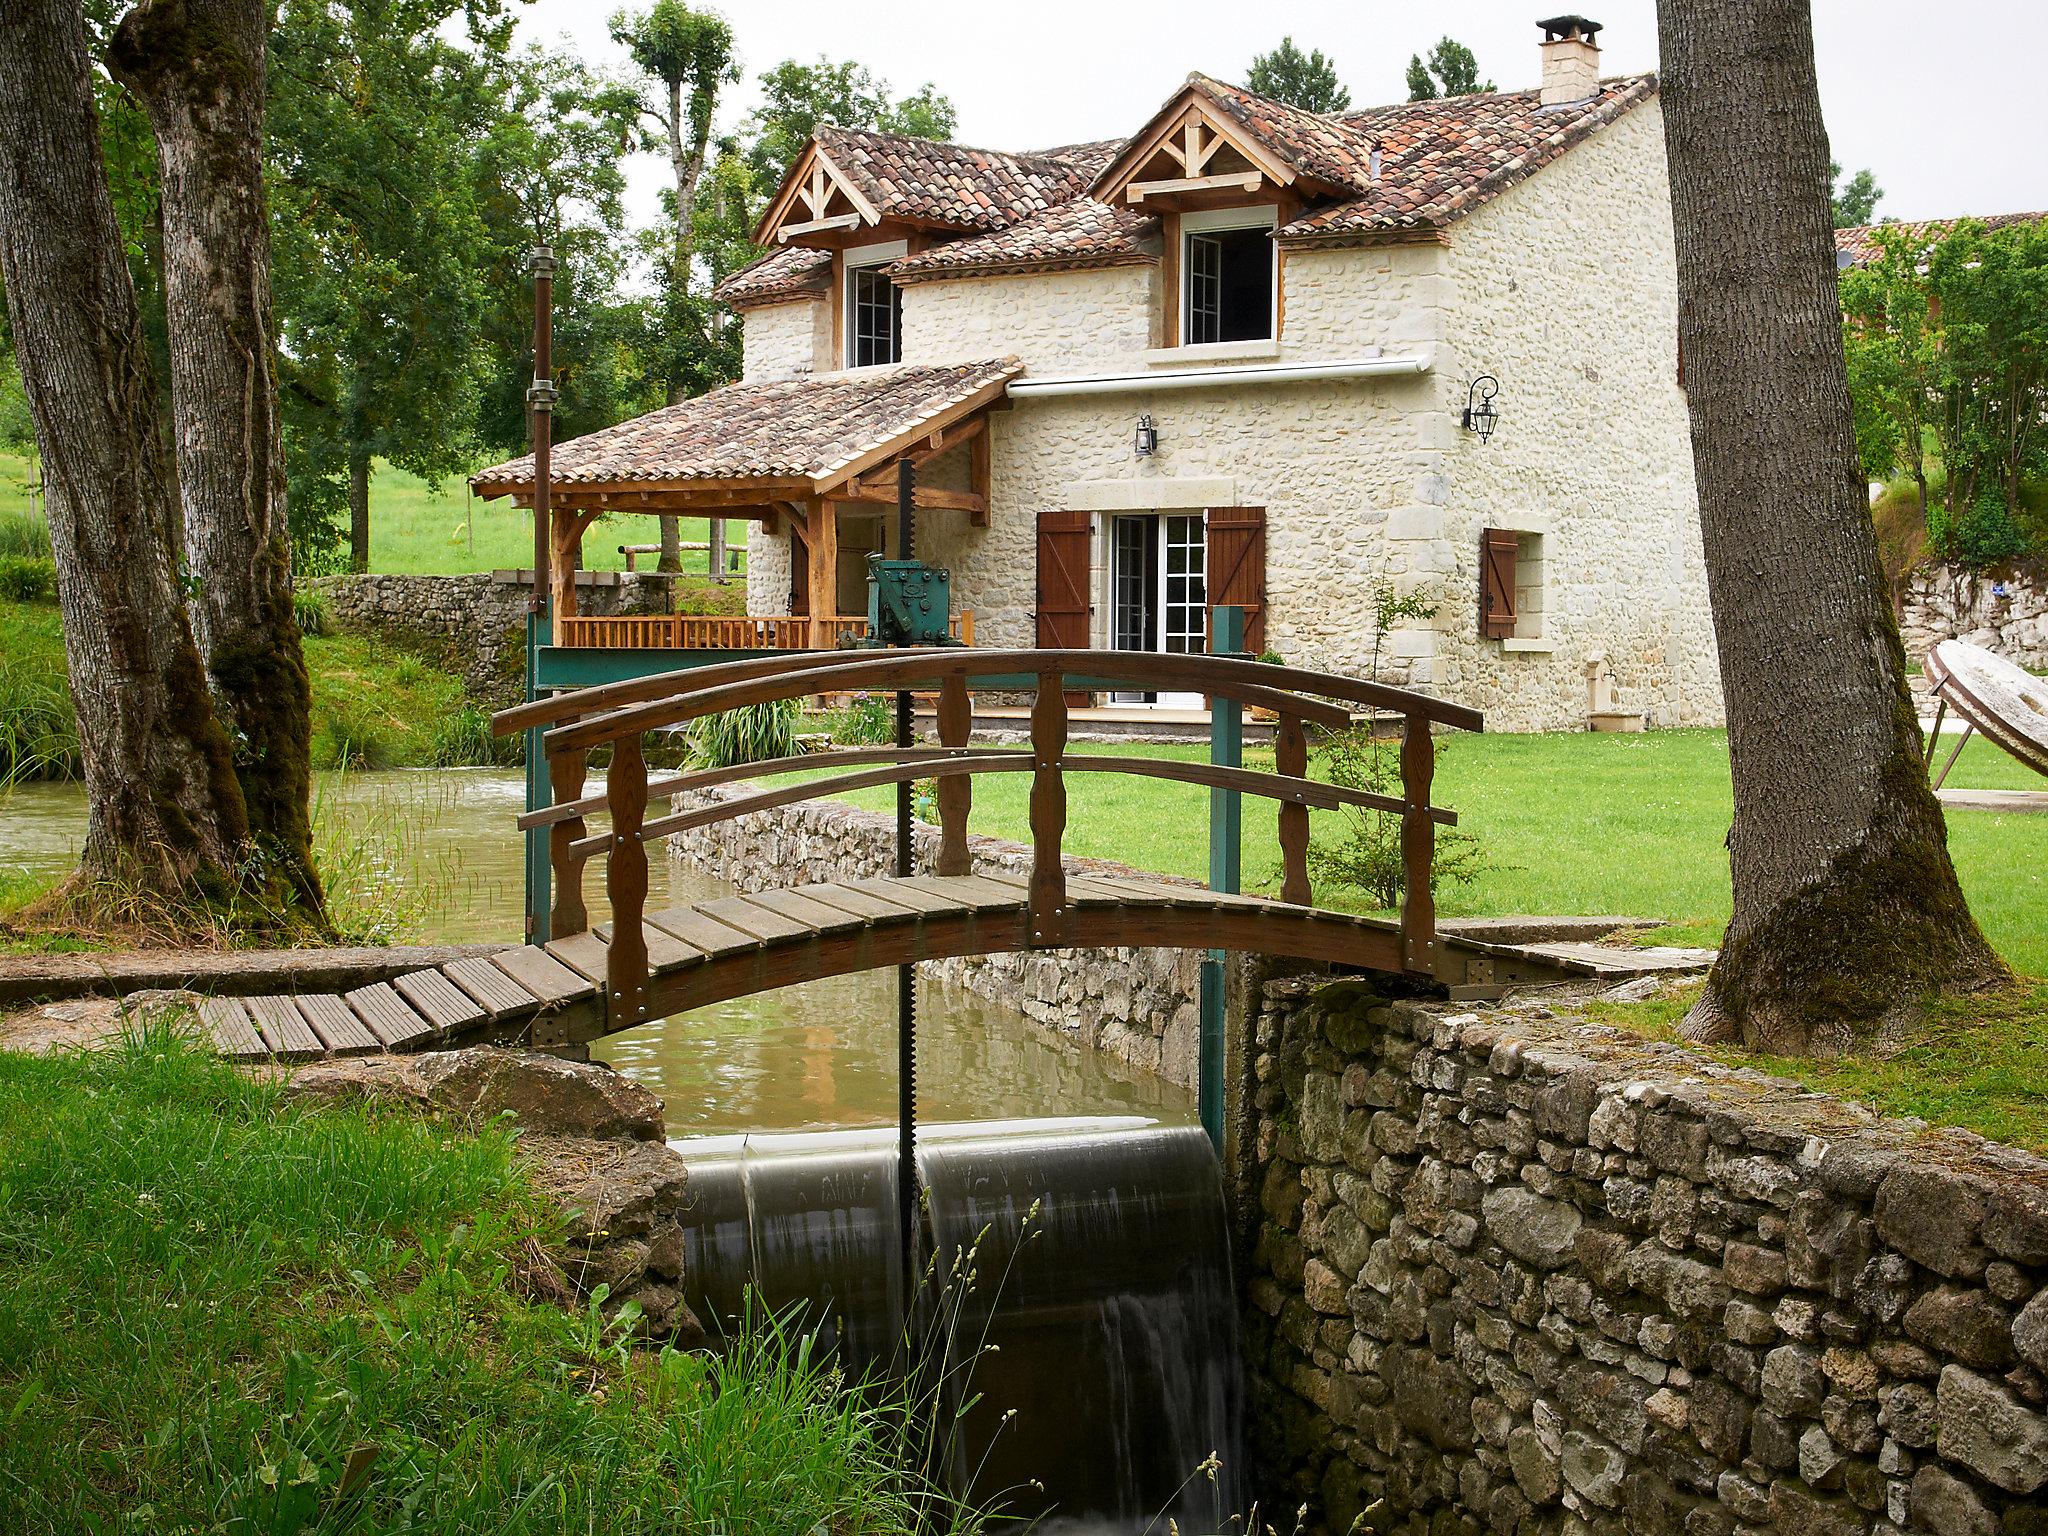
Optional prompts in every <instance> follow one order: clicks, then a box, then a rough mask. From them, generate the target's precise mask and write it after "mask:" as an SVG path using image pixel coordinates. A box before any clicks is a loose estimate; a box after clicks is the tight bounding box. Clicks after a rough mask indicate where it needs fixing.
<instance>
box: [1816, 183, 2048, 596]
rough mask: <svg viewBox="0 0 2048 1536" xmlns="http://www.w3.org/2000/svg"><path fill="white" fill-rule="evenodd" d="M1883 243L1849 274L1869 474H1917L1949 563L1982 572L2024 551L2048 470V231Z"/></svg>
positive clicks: (1961, 226)
mask: <svg viewBox="0 0 2048 1536" xmlns="http://www.w3.org/2000/svg"><path fill="white" fill-rule="evenodd" d="M1874 239H1875V242H1876V246H1877V254H1876V256H1875V257H1874V258H1873V259H1872V260H1871V261H1870V262H1869V263H1867V264H1866V265H1865V266H1862V267H1859V268H1855V269H1852V270H1850V271H1848V272H1845V273H1844V274H1843V275H1842V279H1841V293H1842V310H1843V317H1844V322H1843V323H1844V329H1843V341H1842V344H1843V352H1844V356H1845V359H1846V361H1847V364H1848V372H1849V388H1850V395H1851V399H1852V400H1853V402H1854V405H1855V420H1856V429H1857V454H1858V457H1859V459H1860V461H1861V463H1862V467H1863V470H1864V473H1865V474H1867V475H1868V476H1869V477H1870V478H1872V479H1889V478H1890V477H1891V475H1892V473H1893V472H1895V471H1900V472H1904V473H1905V474H1907V475H1908V476H1909V477H1910V478H1911V479H1912V481H1913V482H1914V484H1915V485H1916V486H1917V487H1918V488H1919V489H1920V491H1921V495H1922V504H1923V507H1924V509H1925V516H1926V521H1927V529H1928V544H1929V547H1930V548H1931V549H1932V550H1933V551H1934V552H1935V553H1936V554H1938V555H1940V556H1942V557H1944V558H1947V559H1952V560H1958V561H1962V562H1964V563H1966V564H1969V565H1975V566H1981V565H1984V564H1988V563H1991V562H1993V561H1996V560H2001V559H2006V558H2009V557H2010V556H2012V555H2014V554H2018V553H2021V552H2023V551H2024V550H2025V549H2026V548H2027V547H2028V544H2029V542H2030V541H2029V539H2028V533H2029V524H2030V522H2031V519H2032V514H2033V507H2034V503H2035V500H2036V498H2037V490H2038V485H2039V483H2040V480H2041V478H2042V476H2043V475H2044V473H2048V430H2044V419H2048V229H2044V227H2043V226H2042V225H2039V224H2031V223H2016V224H2010V225H2007V226H2005V227H2003V228H2001V229H1996V230H1987V229H1986V228H1985V227H1984V226H1983V225H1982V224H1980V223H1977V222H1975V221H1973V220H1963V221H1960V222H1959V223H1957V224H1956V225H1955V226H1954V227H1953V228H1951V229H1949V230H1947V231H1946V232H1936V233H1935V234H1934V235H1933V236H1932V237H1931V238H1928V237H1921V238H1915V237H1914V236H1913V235H1912V234H1911V233H1910V232H1908V231H1907V230H1906V229H1904V228H1902V227H1890V228H1888V227H1880V228H1879V229H1878V230H1877V232H1876V234H1875V236H1874ZM1937 463H1938V471H1937V468H1936V465H1937Z"/></svg>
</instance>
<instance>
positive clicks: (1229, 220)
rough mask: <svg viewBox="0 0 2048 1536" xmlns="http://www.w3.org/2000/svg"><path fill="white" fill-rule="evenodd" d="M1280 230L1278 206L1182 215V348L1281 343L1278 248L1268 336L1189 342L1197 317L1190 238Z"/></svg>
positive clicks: (1178, 339)
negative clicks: (1225, 232) (1192, 322)
mask: <svg viewBox="0 0 2048 1536" xmlns="http://www.w3.org/2000/svg"><path fill="white" fill-rule="evenodd" d="M1279 227H1280V205H1279V204H1278V203H1260V204H1256V205H1254V206H1252V207H1249V208H1205V209H1203V210H1201V211H1200V212H1198V213H1184V214H1182V215H1181V216H1180V262H1179V265H1180V306H1179V307H1180V334H1179V335H1178V336H1176V337H1175V338H1174V340H1175V341H1176V342H1177V343H1178V344H1179V345H1181V346H1183V347H1210V346H1216V347H1247V346H1250V347H1261V346H1267V345H1271V344H1275V343H1277V342H1278V341H1279V340H1280V253H1279V251H1278V249H1277V248H1276V249H1273V250H1272V261H1271V265H1270V267H1269V268H1268V271H1269V274H1270V278H1269V292H1268V294H1267V298H1266V306H1267V308H1266V335H1264V336H1258V337H1253V338H1252V339H1251V340H1250V341H1246V342H1197V341H1190V340H1189V339H1188V322H1189V321H1190V320H1192V319H1193V318H1194V304H1193V293H1192V291H1191V289H1190V285H1191V284H1192V283H1193V281H1194V264H1193V263H1192V262H1191V261H1189V260H1188V237H1189V236H1190V235H1207V234H1215V233H1217V232H1218V231H1220V230H1233V229H1266V230H1271V229H1277V228H1279ZM1269 244H1270V242H1269Z"/></svg>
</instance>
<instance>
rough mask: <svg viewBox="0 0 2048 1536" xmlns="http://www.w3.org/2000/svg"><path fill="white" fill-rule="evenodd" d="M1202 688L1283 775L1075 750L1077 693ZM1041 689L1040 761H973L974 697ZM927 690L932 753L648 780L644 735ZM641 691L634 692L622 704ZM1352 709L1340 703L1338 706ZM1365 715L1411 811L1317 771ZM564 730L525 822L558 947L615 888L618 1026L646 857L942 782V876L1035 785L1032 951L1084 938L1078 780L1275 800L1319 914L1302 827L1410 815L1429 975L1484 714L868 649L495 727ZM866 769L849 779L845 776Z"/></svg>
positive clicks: (1220, 663) (1244, 668) (1184, 664)
mask: <svg viewBox="0 0 2048 1536" xmlns="http://www.w3.org/2000/svg"><path fill="white" fill-rule="evenodd" d="M1119 685H1121V686H1130V687H1144V688H1153V689H1162V690H1175V691H1180V690H1186V691H1200V692H1204V693H1207V694H1209V695H1211V696H1212V697H1213V698H1215V699H1217V700H1219V701H1227V702H1229V704H1230V706H1231V707H1232V708H1233V709H1234V708H1237V707H1240V706H1244V705H1251V706H1255V707H1264V708H1266V709H1269V710H1271V711H1272V712H1273V714H1274V715H1275V717H1276V721H1277V724H1276V726H1275V730H1274V771H1273V772H1270V773H1268V772H1263V771H1257V770H1248V769H1244V768H1239V767H1233V766H1226V765H1223V764H1217V763H1208V764H1200V763H1185V762H1179V761H1173V760H1167V759H1157V758H1145V757H1134V756H1117V755H1108V754H1103V755H1089V756H1077V755H1073V754H1070V753H1069V751H1068V726H1069V712H1068V703H1067V694H1068V691H1069V690H1072V689H1076V688H1102V687H1115V686H1119ZM977 686H979V687H981V688H984V689H991V688H1002V689H1013V690H1019V691H1025V690H1028V691H1030V692H1031V693H1032V695H1033V702H1032V705H1031V731H1030V746H1029V748H1028V749H1026V750H1015V749H1010V750H1005V749H1002V748H996V747H986V746H985V747H982V748H979V749H973V748H970V745H969V738H970V737H971V736H972V734H973V724H974V711H973V702H972V690H973V689H975V688H976V687H977ZM922 688H931V689H936V690H937V693H938V708H937V723H938V739H939V745H938V747H937V748H918V747H856V748H848V749H839V750H835V751H829V752H824V753H817V754H807V755H804V756H799V757H782V758H776V759H773V760H771V761H768V762H758V763H747V764H734V765H731V766H729V767H720V768H710V769H698V770H694V771H692V772H687V773H683V774H678V775H675V776H673V777H670V778H667V779H664V780H661V781H659V782H656V783H650V782H649V779H648V774H647V760H646V754H645V745H644V737H645V734H646V733H647V732H648V731H650V730H656V729H660V728H663V727H667V726H674V725H679V724H682V723H684V722H686V721H690V720H695V719H701V718H703V717H705V716H709V715H713V714H718V713H721V712H723V711H725V710H730V709H736V708H741V707H744V706H747V705H755V704H763V703H768V702H772V701H776V700H782V699H795V698H805V697H808V696H810V695H813V694H818V693H827V692H839V691H847V690H858V689H868V690H873V691H879V692H889V691H905V690H915V689H922ZM629 694H630V695H631V696H630V697H628V695H629ZM1331 698H1334V699H1339V700H1343V701H1345V702H1344V703H1329V702H1325V700H1327V699H1331ZM1352 703H1357V704H1364V705H1368V706H1370V707H1372V708H1375V709H1378V710H1383V711H1390V712H1393V713H1397V714H1399V715H1400V716H1401V717H1402V738H1401V746H1400V775H1401V793H1400V795H1399V796H1398V797H1395V796H1392V795H1383V794H1378V793H1374V792H1371V791H1366V790H1359V789H1351V788H1348V787H1346V786H1341V785H1332V784H1325V783H1320V782H1318V781H1316V780H1312V779H1310V778H1309V776H1308V727H1309V726H1310V725H1319V726H1324V727H1327V728H1342V727H1344V726H1346V725H1348V724H1349V723H1350V721H1351V711H1350V709H1349V708H1348V707H1346V706H1347V705H1348V704H1352ZM550 720H551V721H556V722H560V723H557V724H554V725H553V726H552V727H551V728H548V729H546V730H545V732H544V734H543V736H542V742H543V747H544V751H545V754H546V758H547V766H548V776H549V785H550V793H551V796H552V798H553V799H554V801H555V802H556V804H555V805H553V806H551V807H547V808H544V809H541V810H535V811H531V812H528V813H527V814H526V815H525V816H522V817H521V818H520V825H521V826H522V827H524V828H528V829H538V828H540V827H546V828H547V833H548V843H549V848H550V864H551V867H552V870H553V873H554V876H555V905H554V909H553V913H552V925H551V926H552V930H553V932H554V933H555V935H556V936H557V937H566V936H567V935H569V934H573V933H578V932H581V931H583V930H584V929H585V928H587V927H588V926H589V914H588V912H587V910H586V909H585V906H584V901H583V892H582V877H583V870H584V866H585V865H586V864H587V863H588V861H589V860H590V859H591V858H593V857H594V856H596V855H597V854H600V853H602V854H604V855H605V858H606V873H605V879H606V888H607V891H608V893H609V895H610V897H611V904H612V916H613V924H612V932H611V938H610V941H609V943H608V945H607V947H606V951H605V967H606V995H607V1008H608V1009H609V1011H610V1013H611V1015H612V1019H613V1022H614V1024H615V1026H616V1027H625V1026H626V1025H627V1024H630V1023H636V1022H639V1021H641V1020H642V1019H644V1018H646V1017H648V1014H647V1012H646V1010H647V1008H648V1007H649V1006H650V1004H649V971H648V958H647V944H646V933H645V930H644V929H643V927H642V920H643V918H644V915H645V905H646V897H647V886H648V879H647V873H648V860H647V844H648V843H649V842H650V841H651V840H653V839H655V838H658V837H661V836H664V835H666V834H669V833H673V832H681V831H686V830H689V829H691V828H694V827H698V826H704V825H709V824H711V823H714V822H720V821H725V820H730V819H733V818H736V817H738V816H743V815H746V814H748V813H750V812H754V811H763V810H769V809H773V808H776V807H779V806H784V805H794V804H799V803H802V802H804V801H807V800H815V799H820V798H823V797H825V796H829V795H833V794H838V793H842V792H844V791H846V790H850V789H858V788H864V787H870V786H875V785H882V784H900V783H903V782H905V781H908V780H914V779H923V778H930V779H933V780H935V781H936V782H937V786H938V792H937V799H938V809H939V833H940V848H939V856H938V858H937V860H936V861H935V868H936V871H937V873H938V874H940V875H966V874H970V873H972V870H973V860H972V857H971V855H970V853H969V850H968V841H967V820H968V814H969V810H970V807H971V803H972V792H971V787H970V786H971V782H972V779H973V777H974V776H975V775H977V774H982V773H1025V772H1028V773H1030V774H1031V776H1032V783H1031V791H1030V823H1031V849H1032V856H1031V872H1030V880H1029V884H1028V898H1027V904H1026V905H1027V914H1028V920H1029V933H1030V940H1031V943H1032V944H1033V945H1034V946H1035V947H1054V948H1063V947H1070V946H1071V945H1073V944H1075V943H1079V942H1082V940H1083V937H1084V936H1083V935H1082V934H1081V933H1080V932H1079V928H1078V923H1077V919H1076V916H1075V913H1074V910H1073V908H1072V907H1071V905H1070V904H1069V902H1068V899H1067V893H1066V871H1065V865H1064V861H1063V858H1062V854H1061V844H1062V841H1063V839H1064V835H1065V829H1066V822H1067V791H1066V775H1067V774H1068V773H1070V772H1075V773H1127V774H1134V775H1142V776H1149V777H1155V778H1164V779H1173V780H1179V781H1181V782H1186V783H1193V784H1200V785H1206V786H1208V787H1209V788H1211V789H1218V790H1225V791H1229V792H1234V793H1249V794H1256V795H1261V796H1265V797H1267V798H1270V799H1273V800H1276V801H1278V802H1279V807H1280V809H1279V819H1280V826H1279V843H1280V853H1281V874H1282V880H1281V890H1280V899H1281V900H1282V901H1283V902H1287V903H1291V904H1296V905H1301V906H1307V905H1308V904H1309V903H1310V901H1311V899H1312V893H1311V890H1310V885H1309V878H1308V813H1309V810H1310V809H1311V808H1319V809H1335V808H1338V807H1342V806H1357V807H1363V808H1368V809H1373V810H1378V811H1382V812H1388V813H1392V814H1397V815H1398V816H1399V817H1400V819H1401V828H1400V846H1401V859H1402V870H1403V891H1402V903H1401V919H1400V927H1401V946H1402V956H1403V963H1404V964H1405V965H1406V966H1407V968H1408V969H1410V970H1412V971H1416V972H1422V973H1428V972H1430V971H1432V970H1433V969H1434V963H1435V942H1436V908H1435V900H1434V897H1433V895H1432V893H1431V889H1430V882H1431V872H1432V863H1433V860H1434V852H1435V842H1436V828H1437V826H1439V825H1444V824H1451V823H1454V822H1455V821H1456V817H1455V816H1454V815H1453V814H1452V813H1451V812H1448V811H1445V810H1442V809H1440V808H1438V807H1435V806H1432V805H1431V804H1430V788H1431V782H1432V779H1433V777H1434V774H1435V748H1434V747H1433V745H1432V743H1431V727H1432V724H1436V723H1443V724H1450V725H1457V726H1464V727H1467V728H1469V729H1474V730H1477V729H1481V728H1483V725H1484V720H1483V717H1482V716H1481V715H1480V714H1479V713H1478V712H1477V711H1476V710H1470V709H1466V708H1464V707H1463V706H1461V705H1455V704H1450V703H1447V702H1445V701H1444V700H1441V699H1432V698H1429V697H1427V696H1426V695H1423V694H1419V693H1412V692H1409V691H1408V690H1405V689H1399V688H1391V687H1386V686H1384V685H1381V684H1376V683H1366V682H1361V681H1360V680H1358V679H1355V678H1344V677H1338V676H1334V675H1331V674H1326V673H1317V672H1310V671H1306V670H1304V669H1301V668H1296V667H1286V666H1277V665H1273V664H1270V663H1266V662H1254V661H1247V660H1243V659H1240V658H1237V657H1230V656H1205V655H1161V654H1158V653H1151V652H1135V651H1107V652H1105V651H1072V650H1016V651H979V652H976V651H966V650H957V649H951V648H947V649H938V648H932V649H926V650H896V651H877V652H868V653H844V652H839V653H816V654H812V655H806V656H803V657H801V658H796V657H763V658H758V659H755V660H751V661H743V662H734V663H724V664H720V665H717V666H711V667H704V668H698V669H691V670H687V671H684V672H682V673H672V674H665V675H664V676H662V677H660V678H643V679H636V680H634V681H633V682H631V683H627V684H610V685H605V686H601V687H597V688H591V689H585V690H580V691H578V692H574V693H569V694H565V695H562V696H560V697H558V698H555V699H551V700H547V701H544V702H543V703H540V704H534V705H527V706H522V707H521V708H520V709H518V710H508V711H505V712H503V713H502V714H500V715H499V716H498V717H497V722H498V727H499V729H501V730H504V729H518V728H520V727H521V726H524V727H527V728H532V727H535V726H539V725H543V724H545V723H546V722H547V721H550ZM607 744H609V745H610V746H611V748H612V764H611V770H610V775H609V780H608V783H607V786H606V789H605V792H604V793H601V794H597V795H586V794H584V792H583V789H584V781H585V775H586V768H587V764H588V759H589V752H590V749H591V748H593V747H598V746H603V745H607ZM814 768H819V769H827V770H832V771H831V772H829V773H828V774H827V775H826V776H825V777H823V778H821V779H819V780H816V781H807V782H802V783H797V784H790V785H783V786H780V787H776V788H772V789H766V790H761V791H757V792H754V793H750V794H747V795H744V796H739V797H736V798H734V799H730V800H724V801H721V802H720V803H718V804H715V805H710V806H704V807H695V808H691V809H687V810H681V811H675V812H672V813H671V814H668V815H666V816H660V817H657V818H655V819H653V820H649V819H648V816H647V810H648V806H649V804H650V802H660V803H666V802H668V801H671V800H673V799H674V797H675V796H676V795H678V794H681V793H683V792H685V791H686V790H689V789H693V788H705V787H711V786H713V785H715V784H722V783H738V782H743V781H746V780H751V779H761V778H769V777H773V776H776V775H786V774H788V773H791V772H797V771H804V770H808V769H814ZM843 769H852V770H853V771H850V772H841V771H837V770H843ZM594 813H604V814H608V815H609V817H610V820H611V828H610V830H609V831H607V832H603V833H599V834H591V833H589V832H588V825H587V822H586V820H585V818H586V817H587V816H589V815H591V814H594Z"/></svg>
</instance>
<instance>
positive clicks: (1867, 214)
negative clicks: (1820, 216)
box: [1828, 160, 1884, 229]
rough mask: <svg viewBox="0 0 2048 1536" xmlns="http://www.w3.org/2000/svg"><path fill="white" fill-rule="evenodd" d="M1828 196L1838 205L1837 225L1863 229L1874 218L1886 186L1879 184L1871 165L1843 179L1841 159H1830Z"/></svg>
mask: <svg viewBox="0 0 2048 1536" xmlns="http://www.w3.org/2000/svg"><path fill="white" fill-rule="evenodd" d="M1828 186H1829V187H1830V188H1831V189H1832V190H1831V192H1830V194H1829V196H1830V200H1831V201H1832V202H1833V203H1834V205H1835V228H1837V229H1861V228H1862V227H1863V226H1864V225H1866V224H1869V223H1872V222H1874V220H1875V217H1876V214H1877V205H1878V201H1879V200H1880V199H1881V198H1882V197H1883V196H1884V188H1883V187H1880V186H1879V185H1878V184H1877V177H1876V176H1875V175H1874V174H1873V173H1872V171H1871V170H1870V168H1869V167H1868V166H1865V167H1864V168H1863V169H1862V170H1860V171H1858V172H1857V173H1856V174H1855V175H1854V176H1851V177H1850V178H1849V179H1848V180H1847V181H1846V182H1845V181H1843V180H1842V167H1841V163H1840V162H1839V161H1835V160H1830V161H1829V162H1828Z"/></svg>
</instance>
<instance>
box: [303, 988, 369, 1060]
mask: <svg viewBox="0 0 2048 1536" xmlns="http://www.w3.org/2000/svg"><path fill="white" fill-rule="evenodd" d="M293 1001H294V1002H296V1003H297V1004H298V1005H299V1012H300V1013H301V1014H302V1015H304V1017H305V1020H306V1022H307V1024H309V1025H311V1026H312V1030H313V1033H314V1034H316V1035H318V1036H319V1037H320V1043H321V1044H322V1045H323V1046H325V1047H326V1048H327V1054H328V1055H330V1056H372V1055H375V1054H376V1053H377V1052H378V1051H381V1050H383V1049H384V1045H383V1042H382V1041H380V1040H378V1038H377V1037H376V1036H375V1035H373V1034H371V1033H370V1031H369V1029H368V1027H367V1026H365V1025H364V1023H363V1021H362V1020H361V1019H359V1018H357V1017H356V1016H355V1015H354V1014H353V1013H351V1012H350V1011H349V1006H348V1004H347V1003H344V1002H343V1001H342V1000H341V999H340V998H339V997H337V996H335V995H334V994H333V993H332V992H316V993H313V994H311V995H310V996H306V997H299V998H295V999H293Z"/></svg>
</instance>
